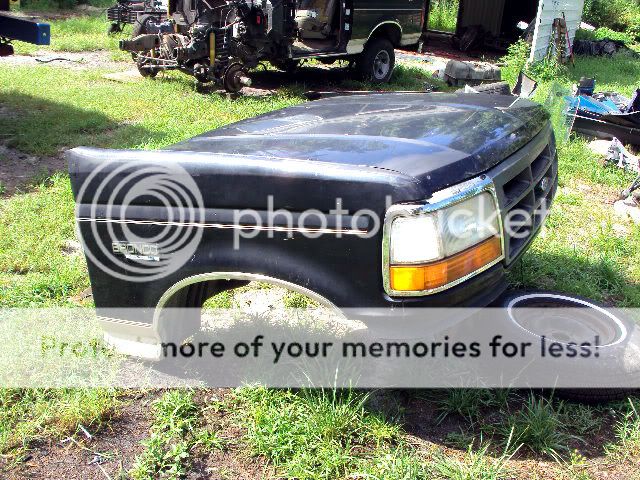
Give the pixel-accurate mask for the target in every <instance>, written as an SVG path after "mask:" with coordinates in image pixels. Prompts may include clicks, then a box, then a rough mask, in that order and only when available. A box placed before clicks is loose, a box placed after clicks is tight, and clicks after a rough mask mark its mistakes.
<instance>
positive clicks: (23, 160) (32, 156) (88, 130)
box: [0, 93, 160, 196]
mask: <svg viewBox="0 0 640 480" xmlns="http://www.w3.org/2000/svg"><path fill="white" fill-rule="evenodd" d="M0 132H1V133H0V145H2V146H4V147H6V148H4V149H3V150H2V151H0V181H1V184H2V192H1V193H2V195H5V196H6V195H10V194H12V193H14V192H15V191H17V190H20V189H23V188H29V185H31V184H33V183H39V182H41V181H42V180H43V179H45V178H48V177H49V176H51V175H53V174H54V173H56V172H58V171H65V170H66V162H65V161H64V159H63V158H62V156H61V153H62V150H64V149H66V148H68V147H76V146H79V145H84V146H94V147H105V148H131V147H134V146H136V145H139V144H141V143H142V142H144V141H145V140H147V139H149V138H158V137H159V136H160V134H159V133H157V132H156V133H154V132H150V131H148V130H147V129H145V128H142V127H140V126H137V125H127V124H123V123H120V122H117V121H115V120H113V119H112V118H110V117H109V116H108V115H106V114H104V113H101V112H98V111H95V110H90V109H83V108H77V107H75V106H71V105H67V104H65V103H62V102H52V101H49V100H44V99H42V98H37V97H33V96H30V95H24V94H19V93H11V94H0Z"/></svg>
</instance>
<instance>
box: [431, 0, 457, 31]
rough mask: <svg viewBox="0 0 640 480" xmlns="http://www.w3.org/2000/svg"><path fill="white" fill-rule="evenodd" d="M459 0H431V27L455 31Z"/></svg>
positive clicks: (432, 28)
mask: <svg viewBox="0 0 640 480" xmlns="http://www.w3.org/2000/svg"><path fill="white" fill-rule="evenodd" d="M458 6H459V0H431V4H430V7H429V29H431V30H438V31H440V32H455V30H456V25H457V23H458Z"/></svg>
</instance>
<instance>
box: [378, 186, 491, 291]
mask: <svg viewBox="0 0 640 480" xmlns="http://www.w3.org/2000/svg"><path fill="white" fill-rule="evenodd" d="M389 248H390V252H389V259H390V262H389V263H390V265H389V269H390V272H389V278H390V287H391V289H392V290H394V291H397V292H423V291H428V290H434V289H438V288H441V287H444V286H446V285H448V284H451V283H453V282H455V281H457V280H459V279H461V278H463V277H466V276H468V275H470V274H472V273H474V272H477V271H479V270H481V269H483V268H484V267H486V266H487V265H490V264H492V263H494V262H495V261H496V260H498V259H500V258H502V241H501V238H500V226H499V223H498V212H497V208H496V204H495V201H494V198H493V196H492V195H491V194H490V193H487V192H485V193H481V194H479V195H477V196H475V197H472V198H469V199H467V200H465V201H463V202H460V203H457V204H455V205H453V206H450V207H447V208H443V209H441V210H438V211H435V212H431V213H427V214H421V215H417V216H398V217H396V218H395V219H394V220H393V223H392V224H391V232H390V239H389Z"/></svg>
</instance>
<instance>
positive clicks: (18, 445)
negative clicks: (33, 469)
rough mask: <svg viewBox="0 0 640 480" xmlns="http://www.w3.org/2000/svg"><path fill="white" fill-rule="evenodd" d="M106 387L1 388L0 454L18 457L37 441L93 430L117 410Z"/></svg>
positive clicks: (116, 404) (116, 405)
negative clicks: (83, 429)
mask: <svg viewBox="0 0 640 480" xmlns="http://www.w3.org/2000/svg"><path fill="white" fill-rule="evenodd" d="M118 405H119V400H118V394H117V393H116V392H115V391H112V390H106V389H98V388H94V389H0V455H6V454H11V457H12V458H14V459H15V460H19V459H20V458H21V456H22V455H24V453H25V452H26V450H27V448H28V447H29V446H30V445H31V444H32V443H33V442H34V441H36V440H40V439H42V438H43V437H50V438H54V439H58V440H61V439H62V438H63V437H64V436H67V435H73V434H75V433H79V432H80V427H79V426H80V425H82V426H83V427H84V428H85V429H87V430H89V431H90V432H96V431H97V430H99V429H100V428H102V426H103V425H104V422H106V421H107V420H108V419H109V418H110V417H111V416H112V415H113V414H114V413H115V412H116V410H117V407H118Z"/></svg>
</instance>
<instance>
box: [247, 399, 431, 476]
mask: <svg viewBox="0 0 640 480" xmlns="http://www.w3.org/2000/svg"><path fill="white" fill-rule="evenodd" d="M237 400H238V401H239V402H240V404H241V411H242V413H241V415H242V419H241V420H240V421H241V422H242V423H243V424H244V425H245V427H246V429H247V434H246V441H247V443H248V445H249V448H250V449H251V451H252V452H253V453H254V454H255V455H261V456H264V457H265V458H266V459H268V460H269V462H270V463H271V464H273V466H274V467H275V468H276V470H277V472H278V473H279V475H281V476H283V477H285V478H300V479H333V478H368V477H367V475H369V474H371V473H373V474H374V477H373V478H385V479H396V478H398V479H399V478H416V479H417V478H427V477H426V476H425V475H426V473H425V472H424V470H423V468H422V466H421V464H420V462H418V460H417V458H415V457H412V456H411V455H410V453H409V450H407V448H406V447H405V446H404V445H402V441H401V436H400V428H399V426H397V425H394V424H393V423H389V422H387V421H386V420H385V419H384V417H382V416H381V414H373V413H370V412H368V411H367V409H366V404H367V396H366V395H365V394H361V393H357V392H353V391H341V390H332V391H324V390H321V391H310V390H303V391H301V392H297V393H294V392H290V391H283V390H268V389H263V388H246V389H241V390H239V391H238V392H237Z"/></svg>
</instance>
